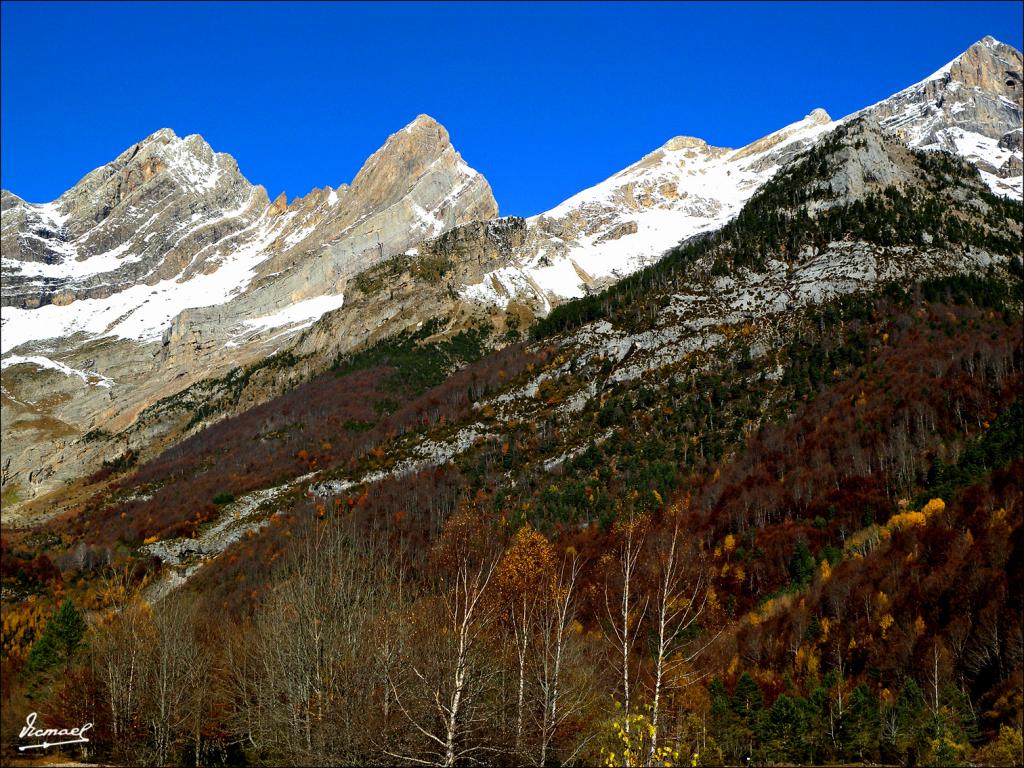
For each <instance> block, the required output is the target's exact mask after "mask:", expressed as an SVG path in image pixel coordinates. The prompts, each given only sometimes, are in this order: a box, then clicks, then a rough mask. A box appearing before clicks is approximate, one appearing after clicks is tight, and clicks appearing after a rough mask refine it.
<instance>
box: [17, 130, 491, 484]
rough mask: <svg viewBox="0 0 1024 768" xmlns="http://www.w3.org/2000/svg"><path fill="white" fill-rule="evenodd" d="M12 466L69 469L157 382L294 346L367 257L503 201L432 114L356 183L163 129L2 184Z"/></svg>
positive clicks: (170, 386)
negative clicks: (105, 156) (48, 192)
mask: <svg viewBox="0 0 1024 768" xmlns="http://www.w3.org/2000/svg"><path fill="white" fill-rule="evenodd" d="M2 208H3V222H2V227H3V229H2V246H3V262H2V266H3V291H2V296H3V308H2V323H3V326H2V331H3V333H2V337H3V338H2V345H3V354H4V357H3V360H2V366H3V392H2V394H3V399H2V422H3V423H2V429H3V434H4V458H3V462H4V463H3V471H4V476H3V480H4V484H5V486H10V487H17V488H18V489H19V490H18V493H19V494H20V498H26V497H30V496H35V495H38V494H39V493H42V492H45V491H47V490H51V489H53V488H55V487H58V486H59V484H60V483H61V482H62V481H63V480H65V479H68V478H70V477H74V476H75V475H76V474H79V473H80V471H81V470H82V468H83V467H85V466H90V465H94V464H95V463H97V461H98V459H99V458H109V457H110V456H111V455H116V454H117V453H118V452H120V451H122V450H124V447H125V446H124V445H123V444H122V443H114V444H110V443H109V441H106V440H103V439H100V440H90V441H89V442H88V443H86V444H84V443H82V442H81V441H80V437H81V435H83V434H84V433H87V432H92V433H93V434H94V435H96V434H103V433H105V432H110V433H116V432H118V431H120V430H122V429H124V428H125V427H127V426H128V425H129V424H131V423H132V422H133V421H134V420H135V419H136V417H137V416H138V414H139V413H140V412H141V411H142V410H143V409H145V408H146V407H148V406H149V405H151V404H152V403H154V402H156V401H157V400H159V399H161V398H163V397H167V396H169V395H172V394H174V393H175V392H178V391H180V390H181V389H183V388H184V387H187V386H189V385H190V384H192V383H193V382H196V381H200V380H202V379H204V378H207V377H210V376H217V375H220V374H223V373H224V372H226V371H228V370H229V369H231V368H233V367H236V366H238V365H243V364H245V363H247V362H251V361H253V360H256V359H259V358H262V357H264V356H266V355H268V354H271V353H273V352H275V351H278V350H280V349H282V348H284V347H287V346H288V345H289V344H290V343H292V342H293V341H294V339H295V338H296V337H297V335H298V333H299V332H300V331H302V330H303V329H304V328H307V327H308V326H309V325H310V324H312V323H313V322H315V321H316V320H317V318H319V317H320V316H321V315H322V314H324V313H325V312H330V311H332V310H335V309H337V308H338V307H340V306H341V305H342V304H343V303H344V292H345V287H346V284H347V282H348V280H350V279H351V278H352V277H354V276H355V275H356V274H358V273H359V272H362V271H364V270H366V269H368V268H371V267H373V266H374V265H375V264H376V263H377V262H379V261H380V260H382V259H385V258H388V257H390V256H393V255H394V254H395V253H402V252H404V251H406V250H408V249H409V248H411V247H413V246H414V245H415V244H416V243H418V242H420V241H422V240H423V239H424V238H429V237H433V236H437V235H439V234H441V233H443V232H445V231H447V230H448V229H450V228H452V227H454V226H458V225H460V224H465V223H468V222H470V221H473V220H476V219H490V218H493V217H494V216H496V215H497V212H498V211H497V204H496V203H495V201H494V197H493V195H492V194H491V190H490V187H489V185H488V184H487V181H486V180H485V179H484V178H483V176H481V175H480V174H479V173H477V172H476V171H474V170H473V169H472V168H470V167H469V166H468V165H467V164H466V163H465V162H464V161H463V160H462V158H461V156H460V155H459V154H458V152H456V150H455V149H454V147H453V146H452V144H451V142H450V140H449V136H448V133H447V131H445V129H444V128H443V127H442V126H440V125H439V124H438V123H437V122H435V121H434V120H433V119H431V118H429V117H427V116H425V115H421V116H420V117H418V118H416V120H414V121H413V122H412V123H410V124H409V125H408V126H406V127H405V128H404V129H402V130H401V131H399V132H398V133H396V134H394V135H393V136H391V137H389V138H388V140H387V141H386V142H385V144H384V145H383V146H382V147H381V148H380V149H379V150H378V151H377V152H375V153H374V154H373V156H371V157H370V158H369V160H367V162H366V164H365V165H364V166H363V168H362V169H361V170H360V172H359V173H358V174H357V176H356V178H355V179H354V180H353V182H352V184H351V185H350V186H349V185H342V186H340V187H338V188H337V189H331V188H326V189H322V190H319V189H318V190H313V191H312V192H311V193H309V194H308V195H306V196H305V197H302V198H298V199H296V200H293V201H292V202H291V203H288V201H287V199H286V198H285V196H284V195H281V196H279V197H278V198H277V199H276V200H275V201H274V202H273V203H271V202H270V200H269V198H268V196H267V194H266V192H265V191H264V190H263V188H262V187H257V186H253V185H251V184H250V183H249V182H248V181H246V179H245V178H244V177H243V176H242V175H241V173H240V172H239V170H238V166H237V164H236V163H235V161H234V160H233V159H232V158H230V157H229V156H228V155H224V154H217V153H214V152H213V150H212V149H211V148H210V147H209V145H208V144H207V143H206V142H205V141H203V139H202V138H201V137H199V136H189V137H187V138H184V139H182V138H178V137H177V136H175V135H174V133H173V132H172V131H170V130H166V129H165V130H161V131H158V132H157V133H155V134H153V135H152V136H149V137H148V138H146V139H144V140H143V141H141V142H140V143H139V144H137V145H135V146H133V147H131V148H130V149H128V150H126V151H125V152H124V153H122V154H121V155H120V156H119V157H118V158H117V159H116V160H114V161H113V162H111V163H108V164H107V165H105V166H103V167H101V168H98V169H96V170H95V171H93V172H91V173H89V174H88V175H87V176H85V177H84V178H83V179H82V180H81V181H80V182H79V183H78V184H76V185H75V187H74V188H72V189H71V190H69V191H68V192H66V193H65V194H63V195H61V197H59V198H58V199H57V200H55V201H53V202H51V203H45V204H31V203H27V202H25V201H24V200H21V199H20V198H18V197H17V196H16V195H14V194H11V193H9V192H6V191H5V192H4V193H3V197H2Z"/></svg>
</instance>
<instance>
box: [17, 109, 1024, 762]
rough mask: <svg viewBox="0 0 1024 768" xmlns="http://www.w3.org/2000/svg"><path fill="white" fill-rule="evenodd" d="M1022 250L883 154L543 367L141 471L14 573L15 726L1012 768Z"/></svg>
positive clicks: (318, 389) (299, 754)
mask: <svg viewBox="0 0 1024 768" xmlns="http://www.w3.org/2000/svg"><path fill="white" fill-rule="evenodd" d="M1021 225H1022V215H1021V207H1020V205H1019V204H1018V203H1016V202H1013V201H1010V200H1007V199H1006V198H1004V197H1000V196H996V195H994V194H993V193H992V192H991V191H990V189H989V187H988V186H987V185H986V184H985V182H984V180H983V179H982V177H981V176H980V175H979V172H978V170H977V169H976V168H975V167H973V166H971V165H969V164H967V163H965V162H963V161H962V160H960V159H958V158H956V157H954V156H951V155H948V154H941V153H934V152H923V151H919V150H913V149H910V148H908V147H907V146H906V145H905V144H903V143H901V142H900V141H898V140H897V139H895V138H893V137H891V136H890V135H888V134H887V133H886V131H884V130H883V129H882V128H881V127H880V126H879V124H878V122H877V121H876V119H875V118H873V117H872V116H870V115H868V116H866V117H864V118H860V119H857V120H852V121H848V122H847V123H845V124H844V125H842V126H840V127H838V128H836V129H835V130H833V131H831V132H830V133H829V134H828V136H827V137H825V138H824V139H822V140H821V141H819V142H818V143H817V144H816V145H815V146H814V147H813V148H811V149H810V150H809V151H807V152H805V153H804V154H802V155H800V156H799V157H797V158H796V159H795V160H794V161H793V162H792V163H791V164H789V165H787V166H786V168H785V169H783V170H782V171H781V172H780V173H778V174H776V175H775V176H774V177H773V179H772V180H771V181H769V182H767V183H766V184H765V185H764V186H763V187H762V188H761V189H760V191H759V192H757V193H756V194H755V195H753V197H751V199H750V200H749V201H748V202H747V203H746V205H745V206H744V208H743V209H742V211H741V212H740V213H739V215H738V216H737V217H736V218H735V219H734V220H733V221H732V222H731V223H729V224H727V225H725V226H724V227H723V228H721V229H720V230H718V231H717V232H715V233H712V234H709V235H707V236H704V237H701V238H698V239H694V240H692V241H690V242H687V243H685V244H683V245H682V246H680V247H679V248H677V249H674V250H673V251H671V252H670V253H669V254H667V255H666V256H665V257H664V258H663V259H661V260H660V261H659V262H658V263H657V264H655V265H653V266H650V267H647V268H646V269H644V270H642V271H640V272H638V273H636V274H635V275H633V276H631V277H629V278H627V279H624V280H622V281H620V282H618V283H617V284H615V285H614V286H611V287H609V288H607V289H606V290H605V291H603V292H601V293H599V294H595V295H593V296H588V297H586V298H583V299H580V300H577V301H574V302H569V303H566V304H564V305H562V306H560V307H557V308H555V309H554V310H553V311H552V312H551V313H550V314H549V315H548V316H547V317H546V318H545V319H544V320H541V321H539V322H537V323H535V324H534V325H533V326H532V327H530V328H529V329H527V328H525V327H524V328H519V329H517V328H514V327H513V328H508V327H505V328H501V329H497V328H495V327H488V326H475V325H473V324H471V323H470V324H467V326H466V327H465V328H464V329H463V330H462V331H461V332H460V333H458V334H457V335H454V336H445V335H441V334H439V333H438V328H437V327H435V326H433V325H431V324H425V325H424V326H423V327H421V328H419V329H414V330H409V331H406V332H404V333H402V334H399V335H397V336H393V337H390V338H388V339H384V340H382V341H380V342H378V343H376V344H374V345H371V346H368V347H366V348H364V349H362V350H360V351H356V352H350V353H346V354H342V355H340V356H338V358H337V359H336V360H335V361H334V365H333V368H332V370H330V371H328V372H326V373H323V374H320V375H317V376H314V377H312V378H311V379H310V380H309V381H307V382H306V383H305V384H303V385H302V387H301V388H299V389H296V390H294V391H293V392H291V393H288V394H285V395H282V396H280V397H278V398H275V399H272V400H270V401H268V402H266V403H265V404H263V405H261V406H259V407H258V408H255V409H251V410H249V411H247V412H246V413H243V414H239V415H237V416H234V417H231V418H228V419H224V420H221V421H219V422H218V423H216V424H213V425H211V426H209V427H207V428H206V429H203V430H201V431H199V432H198V433H197V434H195V435H194V436H193V437H191V438H189V440H187V441H185V442H182V443H181V444H179V445H177V446H175V447H173V448H171V449H169V450H167V451H166V452H164V453H163V454H162V455H160V456H159V457H157V458H155V459H154V460H150V461H146V462H144V463H142V464H140V465H138V466H133V461H134V457H133V456H132V455H131V453H130V452H129V453H126V454H123V455H122V457H121V458H120V459H118V460H117V461H115V462H110V463H109V464H108V466H107V467H106V468H105V469H104V471H103V474H105V475H106V477H105V478H100V477H96V478H95V480H96V481H99V480H101V479H103V480H104V482H105V483H106V484H105V485H101V484H99V483H98V482H97V485H96V488H97V490H96V492H95V493H94V494H93V495H92V496H91V497H90V498H89V499H88V501H87V502H85V503H83V504H82V505H81V506H80V507H79V508H76V509H73V510H70V511H69V512H68V513H67V514H66V515H65V516H63V517H62V518H60V519H56V520H53V521H51V522H50V523H48V524H47V525H46V526H43V527H40V528H38V529H35V530H31V531H23V532H21V533H19V535H17V536H14V537H10V538H9V539H5V550H4V564H3V576H4V588H5V590H8V592H9V593H10V594H18V595H29V594H35V595H37V596H38V597H37V600H36V601H35V602H28V601H22V602H18V603H5V611H6V612H5V623H4V637H3V642H4V652H5V662H4V663H5V665H6V672H7V674H5V676H4V679H5V690H4V696H5V697H6V699H7V701H8V702H15V703H22V702H25V701H26V699H24V698H21V697H25V696H28V695H31V696H33V697H34V698H33V702H35V703H36V704H38V706H40V707H43V706H44V705H45V707H46V711H47V712H48V713H50V715H49V716H50V717H52V718H53V719H54V720H55V721H67V722H76V721H77V720H81V719H83V718H84V719H88V720H91V721H93V722H95V723H96V724H97V727H96V738H95V741H94V747H93V749H94V750H95V751H94V752H93V753H92V756H93V757H98V758H99V759H108V758H109V759H113V760H115V761H120V762H137V761H153V762H165V761H167V760H169V759H173V760H185V761H191V760H192V759H196V758H198V759H200V760H201V761H203V762H204V763H215V762H237V761H238V760H241V759H243V757H244V759H245V760H247V761H250V762H259V763H264V762H265V763H284V764H295V765H305V764H310V763H323V764H335V763H386V764H390V763H394V762H396V761H397V762H402V763H408V764H413V763H415V764H422V763H427V764H441V765H443V764H448V765H454V764H456V763H459V764H461V763H467V762H469V761H471V760H474V759H476V760H480V761H482V762H487V763H499V764H521V763H523V762H531V763H533V762H536V763H539V764H546V763H547V762H556V763H570V764H571V763H584V764H593V763H596V762H603V761H608V762H610V763H611V764H626V763H628V764H634V765H635V764H651V763H653V762H655V761H657V762H658V763H669V764H692V762H694V761H696V762H697V763H699V764H722V763H727V764H736V763H745V762H746V760H747V758H750V759H751V761H752V762H757V763H773V762H774V763H794V762H795V763H804V762H806V763H811V762H819V763H820V762H826V761H833V762H847V763H863V762H886V763H893V762H910V761H912V760H917V761H920V762H922V763H928V764H962V763H964V762H966V761H971V760H973V761H976V762H979V763H984V764H993V763H998V762H1000V761H1001V760H1004V759H1007V758H1006V755H1007V754H1009V755H1011V756H1012V755H1014V754H1015V753H1014V749H1016V745H1019V741H1020V729H1021V717H1022V707H1024V700H1022V699H1024V697H1022V695H1021V681H1022V678H1021V670H1022V662H1024V660H1022V658H1021V653H1020V647H1021V631H1022V620H1021V614H1020V600H1021V594H1020V587H1019V584H1020V582H1021V579H1020V576H1021V573H1020V571H1021V562H1022V555H1024V552H1022V549H1021V546H1022V540H1021V536H1022V533H1021V522H1022V520H1021V516H1022V513H1024V505H1022V493H1021V488H1022V471H1024V458H1022V441H1021V439H1020V434H1021V428H1022V424H1021V408H1022V406H1021V400H1020V390H1021V385H1022V375H1024V353H1022V331H1021V308H1022V302H1024V288H1022V279H1024V265H1022V262H1021V254H1020V238H1021ZM527 334H528V337H527V338H523V337H524V336H527ZM517 336H518V337H519V338H518V340H517V341H515V343H509V342H512V341H513V340H514V339H515V338H516V337H517ZM506 343H508V346H504V347H503V348H502V349H500V350H499V351H497V352H490V351H488V350H489V348H490V347H492V346H502V345H504V344H506ZM272 364H273V365H281V366H287V365H289V360H288V359H287V358H286V357H283V356H282V357H278V358H276V359H275V361H274V362H273V363H272ZM251 374H252V372H251V371H250V370H249V369H245V370H242V371H240V372H238V373H236V374H234V375H235V376H238V377H239V378H238V379H237V380H234V379H232V378H230V377H229V378H227V379H225V380H224V382H223V386H224V387H226V388H228V390H229V391H230V389H231V387H233V386H235V385H236V384H237V385H238V386H239V388H240V389H239V391H241V387H242V386H243V385H244V383H245V382H244V380H243V379H244V378H245V377H246V376H249V375H251ZM232 381H235V383H234V384H233V383H232ZM176 407H180V408H181V409H182V417H183V418H189V419H196V420H201V419H202V418H203V417H204V416H203V402H202V401H199V400H194V401H182V402H181V403H179V405H178V406H176ZM65 595H68V596H71V597H72V598H73V600H74V602H75V603H76V604H77V605H78V606H80V607H81V608H83V609H88V610H90V611H91V612H92V616H93V617H94V623H93V627H92V628H91V629H90V631H89V635H88V637H89V646H88V650H79V649H77V648H76V647H75V645H76V644H70V645H68V646H66V651H67V652H66V653H65V654H64V655H63V656H62V655H60V654H59V653H57V652H56V651H51V652H47V651H46V643H45V641H43V640H41V639H40V638H43V637H45V636H46V632H45V631H44V630H43V619H44V616H45V612H44V611H43V610H41V609H40V608H39V607H38V606H40V605H47V604H50V602H49V601H52V600H53V599H55V598H57V597H58V596H60V597H63V596H65ZM8 606H9V607H8ZM55 621H56V620H54V622H55ZM62 621H63V620H62ZM54 622H50V626H54V627H55V628H54V629H53V630H52V631H53V632H57V631H58V629H59V628H60V626H62V625H61V624H60V622H57V623H56V624H55V623H54ZM41 644H42V645H41ZM40 647H42V648H43V650H36V649H38V648H40ZM62 665H64V666H66V667H67V668H68V669H70V670H71V673H70V675H62V674H60V673H59V670H60V669H61V667H62ZM127 672H131V674H133V675H139V676H141V679H145V680H147V681H149V684H148V685H147V686H146V687H145V689H144V691H145V692H144V694H143V695H141V696H135V695H132V696H126V692H125V689H124V687H123V685H122V684H121V681H123V680H124V679H125V678H124V675H125V673H127ZM83 690H84V691H88V692H89V693H88V695H87V696H81V695H77V694H76V695H72V693H71V692H72V691H76V692H79V691H83ZM171 692H178V694H177V695H179V696H180V698H179V699H175V700H174V701H173V706H174V707H175V711H177V712H180V713H182V714H181V717H180V719H179V720H177V721H174V722H167V721H166V719H165V718H163V717H162V716H161V712H163V711H165V709H163V708H165V707H167V706H168V705H169V702H170V697H171V696H172V695H174V694H172V693H171ZM34 705H35V704H34ZM12 711H20V710H19V709H18V707H10V706H7V707H4V718H5V720H4V726H3V727H4V731H5V732H9V731H10V729H11V728H14V724H13V722H8V720H7V718H11V717H14V715H9V714H8V713H9V712H12ZM124 734H131V738H124ZM1018 753H1019V750H1018ZM1009 759H1010V760H1012V759H1015V758H1013V757H1011V758H1009Z"/></svg>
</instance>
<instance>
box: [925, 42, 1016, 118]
mask: <svg viewBox="0 0 1024 768" xmlns="http://www.w3.org/2000/svg"><path fill="white" fill-rule="evenodd" d="M943 69H945V70H946V71H945V73H942V70H940V71H939V73H942V74H943V79H945V80H946V81H947V82H953V81H956V82H961V83H963V84H964V85H966V86H969V87H978V88H981V89H982V90H985V91H989V92H990V93H1002V94H1004V95H1005V96H1006V97H1007V98H1009V99H1010V100H1011V101H1015V102H1016V101H1019V99H1020V95H1021V53H1020V51H1018V50H1017V49H1016V48H1014V47H1013V46H1012V45H1007V44H1006V43H1001V42H999V41H998V40H996V39H995V38H994V37H992V36H991V35H989V36H987V37H984V38H982V39H981V40H979V41H978V42H976V43H975V44H974V45H972V46H971V47H970V48H968V49H967V50H966V51H964V52H963V53H962V54H960V55H959V56H957V57H956V58H955V59H953V61H951V62H950V63H949V64H948V65H947V66H946V67H944V68H943ZM939 73H936V74H939Z"/></svg>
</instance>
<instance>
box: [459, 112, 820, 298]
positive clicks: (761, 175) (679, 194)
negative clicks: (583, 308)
mask: <svg viewBox="0 0 1024 768" xmlns="http://www.w3.org/2000/svg"><path fill="white" fill-rule="evenodd" d="M835 125H836V124H835V123H833V122H832V120H831V118H830V117H829V116H828V114H827V113H826V112H825V111H824V110H821V109H817V110H814V111H813V112H811V113H810V114H809V115H808V116H807V117H805V118H803V119H802V120H799V121H797V122H795V123H792V124H791V125H787V126H785V127H784V128H781V129H780V130H778V131H775V132H774V133H772V134H769V135H768V136H766V137H764V138H762V139H759V140H758V141H755V142H753V143H751V144H748V145H747V146H745V147H741V148H739V149H724V148H719V147H711V146H709V145H708V144H707V143H705V142H704V141H702V140H700V139H694V138H690V137H683V136H679V137H676V138H673V139H671V140H669V141H668V142H666V143H665V144H664V145H662V146H661V147H659V148H658V149H656V150H654V151H653V152H651V153H650V154H648V155H646V156H645V157H644V158H642V159H641V160H640V161H638V162H637V163H634V164H633V165H631V166H629V167H628V168H625V169H624V170H622V171H620V172H618V173H616V174H615V175H613V176H611V177H610V178H608V179H606V180H605V181H603V182H601V183H599V184H597V185H595V186H593V187H591V188H589V189H585V190H583V191H582V192H579V193H577V194H576V195H573V196H572V197H570V198H569V199H568V200H566V201H564V202H562V203H560V204H559V205H557V206H555V207H554V208H552V209H551V210H549V211H547V212H545V213H542V214H539V215H537V216H533V217H531V218H529V219H527V226H528V227H530V228H531V229H532V230H533V231H534V232H535V233H536V238H537V241H539V245H538V247H537V249H536V250H535V251H534V252H533V253H532V254H529V255H528V256H527V257H526V258H524V259H523V260H522V261H521V262H520V263H519V264H517V265H515V266H512V267H505V268H501V269H497V270H494V271H492V272H490V273H488V274H487V275H486V276H485V278H484V280H483V281H482V282H480V283H478V284H475V285H471V286H468V287H467V288H466V289H465V290H464V292H463V295H464V296H465V297H466V298H467V299H471V300H475V301H482V302H487V303H494V304H498V305H501V306H504V305H506V304H507V303H508V301H509V300H510V298H511V297H513V296H517V295H518V296H522V295H524V294H525V295H527V296H533V297H534V298H535V299H536V300H537V301H538V302H539V303H540V304H541V305H542V306H544V307H545V308H546V307H547V306H549V305H550V302H551V301H558V300H562V299H568V298H576V297H579V296H582V295H584V294H585V293H586V292H587V290H589V289H590V287H592V286H593V285H594V284H600V283H602V282H608V281H613V280H617V279H620V278H622V277H625V276H626V275H628V274H631V273H633V272H636V271H637V270H639V269H642V268H643V267H645V266H647V265H648V264H651V263H653V262H655V261H657V260H658V259H659V258H660V257H661V255H662V254H663V253H664V252H665V251H666V250H668V249H669V248H672V247H673V246H675V245H676V244H678V243H679V242H680V241H682V240H685V239H687V238H689V237H692V236H694V235H697V234H700V233H702V232H708V231H713V230H716V229H718V228H719V227H721V226H722V225H723V224H725V223H726V222H728V221H729V220H730V219H732V218H733V217H734V216H735V215H736V214H737V213H739V211H740V209H741V208H742V207H743V204H744V203H746V201H747V200H748V199H750V197H751V196H752V195H753V194H754V193H755V192H756V191H757V190H758V189H760V187H761V186H762V185H763V184H764V183H765V182H766V181H768V179H770V178H771V177H772V176H774V175H775V173H776V172H777V171H778V170H779V168H781V167H782V166H783V165H784V164H785V163H786V162H787V161H788V160H789V159H790V158H791V157H793V156H794V155H795V154H797V153H799V152H800V151H801V150H802V149H804V148H806V147H808V146H810V145H811V144H812V143H813V142H815V141H816V140H817V139H818V138H819V137H820V136H822V135H823V134H825V133H828V132H829V131H831V130H832V129H833V128H834V127H835Z"/></svg>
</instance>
